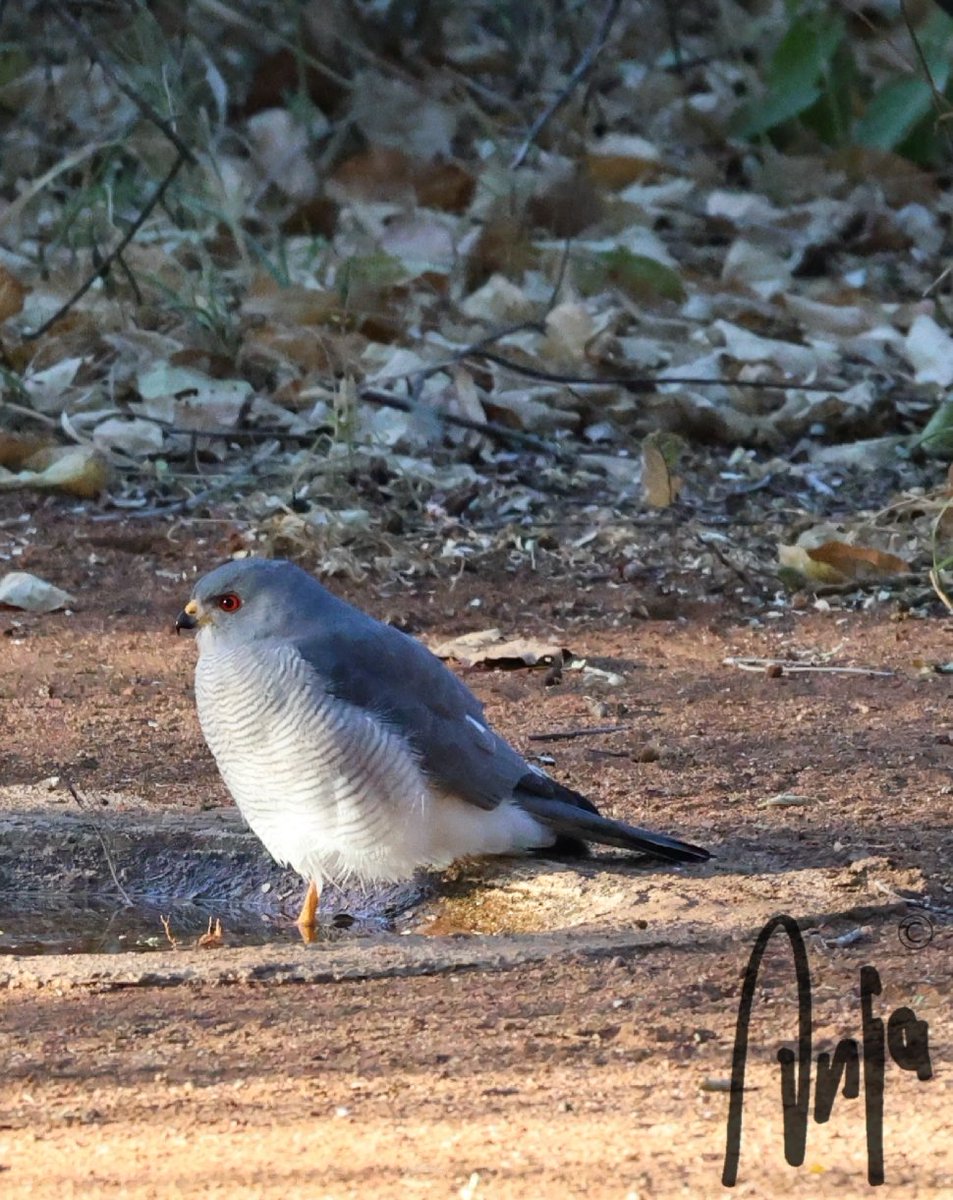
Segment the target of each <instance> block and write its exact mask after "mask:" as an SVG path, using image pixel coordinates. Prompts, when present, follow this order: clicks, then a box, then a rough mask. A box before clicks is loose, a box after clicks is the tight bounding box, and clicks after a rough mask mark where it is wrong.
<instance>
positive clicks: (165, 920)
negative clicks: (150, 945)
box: [159, 913, 179, 950]
mask: <svg viewBox="0 0 953 1200" xmlns="http://www.w3.org/2000/svg"><path fill="white" fill-rule="evenodd" d="M159 920H160V921H161V922H162V928H163V929H164V930H165V936H166V939H167V940H168V943H169V945H170V946H171V947H172V949H173V950H178V948H179V939H178V938H177V937H176V936H175V934H174V933H173V932H172V919H171V917H164V916H163V915H162V914H161V913H160V914H159Z"/></svg>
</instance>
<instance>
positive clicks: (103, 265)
mask: <svg viewBox="0 0 953 1200" xmlns="http://www.w3.org/2000/svg"><path fill="white" fill-rule="evenodd" d="M185 161H186V159H185V157H184V156H183V155H182V154H180V155H179V156H178V158H176V160H175V162H174V163H173V164H172V169H171V170H170V171H169V172H168V173H167V175H166V176H165V178H164V179H163V180H162V182H161V183H160V184H159V186H158V187H157V188H156V190H155V191H154V192H153V194H152V196H151V197H150V198H149V200H147V201H146V203H145V205H144V207H143V209H142V211H141V212H140V213H139V215H138V216H137V217H136V219H135V220H134V221H133V223H132V224H131V225H130V226H129V228H128V229H127V230H126V232H125V234H124V235H123V237H122V239H121V240H120V242H119V244H118V245H117V246H116V247H115V248H114V249H112V250H110V252H109V253H108V254H107V255H106V257H105V258H104V259H103V260H102V262H100V264H99V266H98V267H97V268H96V270H95V271H94V272H93V273H92V275H90V277H89V278H88V279H87V280H86V281H85V282H84V283H83V285H82V286H81V287H79V288H77V290H76V291H75V292H74V293H73V294H72V296H70V298H69V299H68V300H67V301H66V302H65V303H64V304H61V305H60V307H59V308H58V309H57V310H56V312H55V313H54V314H53V315H52V317H50V319H49V320H48V321H44V322H43V324H42V325H41V326H40V327H39V328H38V329H34V330H32V331H31V332H28V333H24V334H23V340H24V341H25V342H30V341H34V340H35V339H36V338H38V337H42V335H43V334H44V333H46V332H47V330H49V329H51V328H52V327H53V326H54V325H55V324H56V322H57V321H59V320H60V319H61V318H62V317H64V316H66V314H67V313H68V312H69V310H70V309H71V308H72V307H73V305H74V304H76V302H77V301H78V300H81V299H82V298H83V296H85V295H86V293H87V292H88V291H89V289H90V288H91V287H92V286H93V284H94V283H95V282H96V280H97V279H102V278H103V277H104V276H105V275H108V273H109V270H110V268H111V267H112V264H113V263H114V262H116V261H117V259H121V256H122V253H123V251H124V250H125V249H126V247H127V246H128V245H129V243H130V242H131V241H132V239H133V238H134V237H135V236H136V234H137V233H138V232H139V230H140V229H141V228H142V226H143V225H144V224H145V222H146V221H147V219H148V218H149V216H150V214H151V213H152V210H153V209H154V208H155V206H156V205H157V204H158V203H159V201H160V200H161V199H162V197H163V196H164V195H165V193H166V191H167V190H168V188H169V186H170V185H171V183H172V181H173V180H174V179H175V177H176V175H178V173H179V171H180V170H181V168H182V165H183V163H185Z"/></svg>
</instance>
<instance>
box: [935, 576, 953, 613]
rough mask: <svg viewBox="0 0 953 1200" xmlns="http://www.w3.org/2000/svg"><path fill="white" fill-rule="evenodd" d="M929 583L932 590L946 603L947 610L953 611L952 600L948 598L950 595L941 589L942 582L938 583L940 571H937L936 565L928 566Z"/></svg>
mask: <svg viewBox="0 0 953 1200" xmlns="http://www.w3.org/2000/svg"><path fill="white" fill-rule="evenodd" d="M930 583H931V584H932V586H933V590H934V591H935V592H936V594H937V595H938V596H939V597H940V599H941V600H942V602H943V603H944V604H945V605H946V608H947V611H948V612H953V601H951V600H950V597H949V596H948V595H947V594H946V592H945V591H944V590H943V584H942V583H940V573H939V571H937V569H936V567H931V568H930Z"/></svg>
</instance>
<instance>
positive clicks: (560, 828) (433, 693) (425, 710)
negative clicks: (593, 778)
mask: <svg viewBox="0 0 953 1200" xmlns="http://www.w3.org/2000/svg"><path fill="white" fill-rule="evenodd" d="M176 629H177V630H181V629H197V630H198V635H197V636H198V649H199V656H198V662H197V665H196V670H195V696H196V702H197V706H198V714H199V721H200V723H201V726H202V732H203V734H204V735H205V740H206V741H207V742H208V745H209V748H210V749H211V751H212V754H213V755H214V757H215V760H216V762H217V764H218V768H219V770H220V772H221V774H222V778H223V779H224V781H225V784H226V786H227V787H228V790H229V791H230V792H231V794H232V796H233V797H234V799H235V803H236V804H237V805H238V808H239V809H240V811H241V813H242V815H243V816H244V818H245V819H246V821H247V822H248V824H249V825H250V826H251V828H252V830H253V831H254V832H255V833H256V834H257V835H258V837H259V838H260V839H261V841H262V842H263V843H264V844H265V846H266V847H267V849H268V850H269V851H270V852H271V854H272V855H273V856H274V858H275V859H277V860H278V862H280V863H282V864H284V865H287V866H291V867H293V868H294V869H295V870H296V871H297V872H298V873H299V874H300V875H301V876H302V877H303V878H304V879H305V880H306V881H307V882H308V891H307V895H306V897H305V902H304V904H303V906H302V909H301V914H300V917H299V920H298V924H299V926H300V927H301V928H302V930H303V931H309V930H313V929H314V924H315V916H316V913H317V908H318V901H319V897H320V889H321V886H322V883H323V882H324V881H330V882H335V883H341V882H345V881H348V880H358V881H361V882H368V883H370V882H378V883H383V882H397V881H400V880H405V879H409V878H410V877H411V876H412V875H413V874H414V873H415V871H417V870H418V869H419V868H441V867H446V866H449V864H450V863H452V862H453V861H454V860H455V859H458V858H462V857H464V856H469V855H491V854H516V853H522V852H526V851H531V850H539V849H545V848H547V847H552V848H556V849H557V850H559V851H560V852H566V851H567V850H575V851H576V852H577V853H585V850H586V843H587V842H597V843H600V844H602V845H606V846H615V847H621V848H623V849H626V850H634V851H637V852H640V853H642V854H648V855H652V856H653V857H656V858H660V859H665V860H668V861H670V862H685V863H691V862H705V861H706V860H707V859H708V858H709V854H708V852H707V851H706V850H703V849H701V848H699V847H697V846H692V845H689V844H688V843H687V842H682V841H678V840H677V839H675V838H671V837H666V836H665V835H664V834H658V833H651V832H649V831H648V830H645V829H637V828H635V827H633V826H630V825H625V824H623V823H622V822H620V821H614V820H610V819H608V818H606V817H603V816H600V814H599V812H598V810H597V809H596V807H595V806H594V805H593V804H592V803H591V802H590V801H589V800H587V799H586V798H585V797H584V796H581V795H579V793H577V792H574V791H572V790H571V789H570V788H568V787H565V786H564V785H563V784H561V783H558V782H557V781H556V780H555V779H552V778H551V777H550V776H549V775H547V774H545V773H544V772H543V771H541V770H540V769H539V768H537V767H535V766H533V765H532V764H531V763H528V762H527V761H526V760H525V759H524V758H523V756H522V755H521V754H519V753H518V751H516V750H515V749H514V748H513V747H512V746H511V745H510V744H509V743H508V742H507V741H505V740H504V739H503V738H502V737H501V736H500V735H499V734H498V733H496V732H495V731H494V730H493V729H492V728H491V727H490V725H489V723H488V721H487V718H486V716H485V715H484V712H483V708H482V706H481V704H480V702H479V701H478V700H477V698H476V697H475V696H474V695H473V693H472V692H471V691H470V690H469V688H467V687H466V685H465V684H464V683H463V682H462V681H461V680H460V679H459V678H458V677H457V676H456V675H454V673H453V672H452V671H451V670H450V669H449V668H448V667H446V666H444V664H443V663H442V662H441V661H440V660H439V659H438V658H436V657H435V656H434V655H433V654H431V652H430V651H429V650H428V649H427V648H426V647H425V646H424V645H423V643H421V642H419V641H417V640H416V639H415V638H412V637H409V636H408V635H407V634H404V633H401V632H400V631H399V630H398V629H395V628H393V627H392V626H390V625H385V624H383V623H382V622H380V621H377V620H375V619H374V618H373V617H371V616H369V615H368V614H366V613H364V612H362V611H361V610H360V609H358V608H355V607H354V606H353V605H350V604H347V603H346V602H345V601H343V600H341V599H339V598H338V597H336V596H334V595H333V594H332V593H331V592H329V591H327V589H326V588H324V587H323V586H322V585H321V584H320V583H318V581H317V580H316V579H314V578H313V577H312V576H311V575H309V574H307V572H305V571H303V570H301V569H300V568H299V567H297V566H295V565H294V564H293V563H291V562H287V561H283V560H277V559H276V560H269V559H258V558H247V559H242V560H239V561H235V562H229V563H226V564H225V565H224V566H221V567H218V568H216V569H215V570H213V571H211V572H210V573H209V574H207V575H205V576H203V577H202V578H201V579H199V581H198V582H197V583H196V585H195V587H194V588H193V590H192V597H191V599H190V600H189V602H188V603H187V604H186V605H185V608H184V610H183V611H182V612H181V613H180V614H179V616H178V619H177V620H176Z"/></svg>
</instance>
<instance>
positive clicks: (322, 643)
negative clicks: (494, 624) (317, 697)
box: [295, 619, 544, 809]
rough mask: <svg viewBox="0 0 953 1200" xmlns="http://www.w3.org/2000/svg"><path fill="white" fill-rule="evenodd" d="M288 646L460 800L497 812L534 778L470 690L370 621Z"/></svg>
mask: <svg viewBox="0 0 953 1200" xmlns="http://www.w3.org/2000/svg"><path fill="white" fill-rule="evenodd" d="M295 644H296V646H297V649H298V650H299V652H300V653H301V654H302V655H303V656H304V658H305V659H307V661H308V662H309V663H310V664H311V665H312V666H313V667H314V668H315V669H316V670H317V671H318V673H319V674H320V675H321V678H322V679H323V680H324V682H325V684H326V686H327V688H328V690H329V691H330V692H331V693H332V694H333V695H335V696H339V697H340V698H341V699H342V700H346V701H347V702H348V703H349V704H353V705H355V706H356V707H357V708H361V709H365V710H367V711H369V712H371V713H373V714H375V715H376V716H378V717H380V718H381V719H383V720H385V721H386V722H387V723H388V724H389V725H390V726H391V727H392V728H394V729H396V730H398V731H399V732H400V733H401V734H402V735H403V736H404V737H405V738H406V739H407V741H408V742H409V743H410V745H411V746H412V747H413V749H414V751H415V752H416V754H417V755H418V756H419V758H420V762H421V766H422V767H423V769H424V771H425V772H426V773H427V775H428V776H429V777H430V778H431V779H433V780H434V782H435V783H437V784H438V785H439V786H441V787H445V788H446V789H447V790H449V791H452V792H454V793H455V794H456V795H458V796H460V798H461V799H463V800H467V801H469V802H470V803H471V804H475V805H478V806H479V807H480V808H485V809H491V808H496V806H497V805H498V804H499V803H500V802H501V801H502V800H503V799H504V798H505V797H507V796H512V794H513V791H514V789H515V788H516V787H517V786H518V785H519V783H520V781H521V780H523V779H524V778H525V777H526V776H527V775H528V774H529V775H531V774H534V772H533V769H532V768H531V767H530V766H529V764H528V763H527V762H526V761H525V759H523V757H522V756H521V755H520V754H518V753H517V752H516V751H515V750H514V749H513V747H512V746H510V745H509V744H508V743H507V742H506V741H504V740H503V738H501V737H500V736H499V735H498V734H496V733H494V732H493V730H492V729H490V727H489V725H488V724H487V720H486V717H485V716H484V714H483V706H482V705H481V704H480V702H479V700H477V698H476V696H474V695H473V693H472V692H471V691H470V689H469V688H468V687H466V685H465V684H464V683H462V682H461V680H459V679H458V678H457V677H456V675H454V674H453V672H452V671H451V670H450V669H449V668H448V667H445V666H444V665H443V663H442V662H441V661H440V659H438V658H436V657H435V656H434V655H433V654H431V653H430V651H429V650H428V649H427V648H426V646H424V645H423V644H422V643H421V642H418V641H416V640H415V639H414V638H411V637H408V636H407V635H406V634H404V633H401V632H400V630H398V629H394V628H393V627H392V626H390V625H383V624H381V623H380V622H378V621H374V620H372V619H368V620H367V622H366V624H365V622H364V621H360V622H357V621H354V620H350V621H346V622H344V623H342V624H341V625H339V626H337V627H335V626H334V625H331V626H325V627H324V628H322V629H321V631H320V632H317V633H314V634H312V635H310V636H305V637H303V638H299V639H296V642H295ZM542 778H544V777H542Z"/></svg>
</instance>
